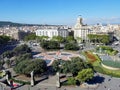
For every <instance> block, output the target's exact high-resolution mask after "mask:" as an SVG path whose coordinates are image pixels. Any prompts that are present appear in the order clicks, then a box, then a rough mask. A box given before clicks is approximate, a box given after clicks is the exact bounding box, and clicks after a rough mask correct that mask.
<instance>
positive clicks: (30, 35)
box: [24, 33, 37, 41]
mask: <svg viewBox="0 0 120 90" xmlns="http://www.w3.org/2000/svg"><path fill="white" fill-rule="evenodd" d="M36 38H37V36H36V34H35V33H31V34H29V35H27V36H25V38H24V40H25V41H29V40H36Z"/></svg>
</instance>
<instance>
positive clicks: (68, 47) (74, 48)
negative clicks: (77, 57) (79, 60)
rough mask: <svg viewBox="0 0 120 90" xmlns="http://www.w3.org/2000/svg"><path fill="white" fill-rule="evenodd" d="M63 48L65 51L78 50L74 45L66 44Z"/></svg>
mask: <svg viewBox="0 0 120 90" xmlns="http://www.w3.org/2000/svg"><path fill="white" fill-rule="evenodd" d="M64 48H65V49H66V50H79V46H78V45H77V44H75V43H66V44H65V47H64Z"/></svg>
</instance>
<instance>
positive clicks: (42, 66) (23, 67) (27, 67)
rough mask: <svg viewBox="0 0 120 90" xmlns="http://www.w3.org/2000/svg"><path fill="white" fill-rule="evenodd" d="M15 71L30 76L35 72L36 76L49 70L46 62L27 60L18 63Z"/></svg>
mask: <svg viewBox="0 0 120 90" xmlns="http://www.w3.org/2000/svg"><path fill="white" fill-rule="evenodd" d="M14 70H15V72H16V73H19V74H24V75H27V76H29V75H30V72H31V71H34V74H35V75H38V74H42V73H44V72H45V71H46V70H47V64H46V62H45V61H44V60H41V59H37V60H25V61H21V62H20V63H18V64H17V65H16V66H15V67H14Z"/></svg>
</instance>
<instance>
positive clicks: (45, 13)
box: [0, 0, 120, 25]
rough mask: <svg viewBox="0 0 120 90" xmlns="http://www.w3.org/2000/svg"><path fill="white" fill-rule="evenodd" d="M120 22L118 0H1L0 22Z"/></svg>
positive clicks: (69, 23)
mask: <svg viewBox="0 0 120 90" xmlns="http://www.w3.org/2000/svg"><path fill="white" fill-rule="evenodd" d="M79 15H81V17H82V18H83V23H84V24H96V23H108V24H110V23H120V0H0V21H12V22H18V23H28V24H60V25H61V24H62V25H74V24H75V23H76V19H77V17H78V16H79Z"/></svg>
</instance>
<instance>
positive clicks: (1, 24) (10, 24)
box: [0, 21, 63, 27]
mask: <svg viewBox="0 0 120 90" xmlns="http://www.w3.org/2000/svg"><path fill="white" fill-rule="evenodd" d="M3 26H17V27H20V26H63V25H47V24H45V25H43V24H22V23H14V22H10V21H0V27H3Z"/></svg>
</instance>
